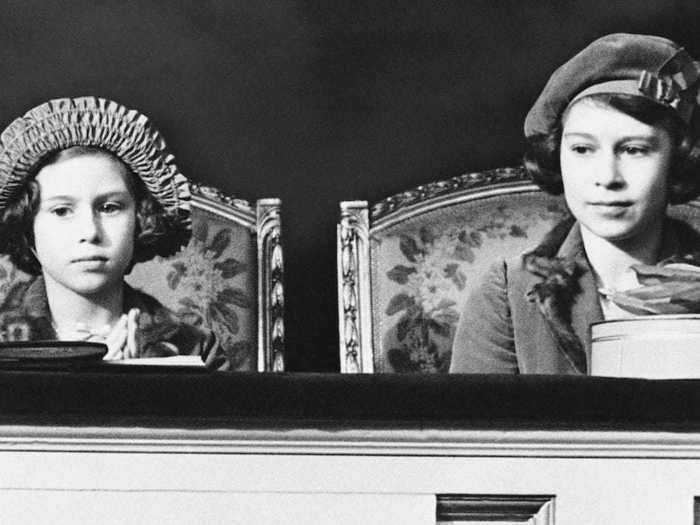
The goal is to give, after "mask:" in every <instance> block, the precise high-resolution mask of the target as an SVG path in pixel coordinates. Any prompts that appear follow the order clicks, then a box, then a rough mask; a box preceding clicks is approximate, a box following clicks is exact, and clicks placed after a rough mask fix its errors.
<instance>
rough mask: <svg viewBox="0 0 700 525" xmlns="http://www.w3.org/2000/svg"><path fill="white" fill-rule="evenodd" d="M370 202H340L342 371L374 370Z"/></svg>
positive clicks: (339, 248)
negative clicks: (370, 287)
mask: <svg viewBox="0 0 700 525" xmlns="http://www.w3.org/2000/svg"><path fill="white" fill-rule="evenodd" d="M368 234H369V219H368V209H367V202H365V201H348V202H341V203H340V224H339V225H338V275H339V280H338V322H339V333H340V339H341V340H340V371H341V372H343V373H359V372H373V370H374V365H373V360H372V351H371V350H372V348H371V345H372V341H371V335H370V334H371V329H370V323H371V317H370V314H371V307H370V293H369V247H368V244H367V240H368ZM360 306H362V308H361V307H360Z"/></svg>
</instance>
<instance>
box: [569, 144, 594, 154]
mask: <svg viewBox="0 0 700 525" xmlns="http://www.w3.org/2000/svg"><path fill="white" fill-rule="evenodd" d="M569 149H570V150H571V151H572V152H574V153H576V154H577V155H588V154H590V153H593V146H589V145H587V144H574V145H573V146H571V147H570V148H569Z"/></svg>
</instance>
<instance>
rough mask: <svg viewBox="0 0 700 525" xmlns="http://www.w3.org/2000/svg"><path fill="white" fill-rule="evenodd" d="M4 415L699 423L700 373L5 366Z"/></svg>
mask: <svg viewBox="0 0 700 525" xmlns="http://www.w3.org/2000/svg"><path fill="white" fill-rule="evenodd" d="M0 414H1V416H0V418H1V420H2V423H3V424H30V423H31V424H39V425H42V424H45V425H56V424H59V425H65V424H72V425H91V426H95V425H98V426H105V425H121V426H124V425H126V426H130V425H139V426H154V427H155V426H157V427H194V428H243V427H246V426H251V425H254V426H256V427H258V428H260V427H274V428H286V427H289V428H299V427H311V428H334V427H338V426H340V425H342V426H343V427H344V428H377V427H382V428H387V427H388V428H402V427H413V428H415V427H416V425H418V426H419V427H421V428H423V427H429V428H447V429H457V428H460V429H542V430H545V429H581V430H593V429H606V430H607V429H610V430H613V429H615V430H620V429H627V430H653V431H660V430H681V431H691V430H698V429H700V381H698V380H675V381H649V380H639V379H610V378H595V377H575V376H534V375H533V376H489V375H449V376H443V375H418V374H415V375H401V374H375V375H368V374H352V375H346V374H342V375H341V374H260V373H223V372H206V371H202V372H194V371H192V370H191V369H183V370H178V369H177V368H175V369H159V368H157V367H138V366H129V367H121V368H120V367H116V368H115V367H114V366H99V365H95V366H94V367H93V368H91V369H90V370H82V371H80V372H74V373H68V372H39V371H22V370H20V371H1V372H0Z"/></svg>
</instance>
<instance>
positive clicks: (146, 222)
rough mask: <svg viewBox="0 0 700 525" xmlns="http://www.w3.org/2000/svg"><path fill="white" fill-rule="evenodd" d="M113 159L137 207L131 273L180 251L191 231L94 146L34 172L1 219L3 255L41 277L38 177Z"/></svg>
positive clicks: (58, 155) (75, 149)
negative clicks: (87, 158) (68, 163)
mask: <svg viewBox="0 0 700 525" xmlns="http://www.w3.org/2000/svg"><path fill="white" fill-rule="evenodd" d="M95 153H98V154H101V155H106V156H109V157H111V158H113V159H115V160H117V161H118V162H119V163H120V164H122V165H123V166H124V167H125V168H126V170H127V173H128V177H127V185H128V186H129V189H130V190H131V192H132V194H133V196H134V201H135V204H136V235H135V239H134V258H133V260H132V261H131V265H130V266H129V268H128V270H127V271H130V270H131V268H132V267H133V265H134V264H135V263H137V262H142V261H148V260H150V259H152V258H153V257H155V256H156V255H163V256H168V255H172V254H173V253H175V251H177V250H178V249H179V248H180V246H182V245H183V244H185V243H186V242H187V240H188V238H189V231H187V230H185V229H183V228H182V227H178V226H177V223H176V221H175V220H174V219H173V217H171V216H170V215H168V214H166V213H165V212H164V210H163V206H161V204H160V203H159V202H158V201H157V200H156V199H155V197H153V195H152V194H151V193H150V192H149V191H148V188H146V185H145V184H144V182H143V181H142V180H141V178H140V177H137V176H136V175H134V173H133V172H132V170H131V169H130V168H129V167H128V166H127V165H126V164H125V163H124V162H122V160H121V159H119V157H117V156H116V155H114V154H113V153H111V152H109V151H107V150H104V149H101V148H97V147H93V146H72V147H70V148H66V149H63V150H58V151H54V152H52V153H50V154H49V155H47V156H46V157H44V158H43V159H42V160H41V162H39V163H37V165H36V166H35V168H34V169H33V170H32V175H31V177H29V178H28V179H27V181H26V182H25V184H24V186H23V187H22V189H21V190H20V191H19V192H18V193H17V195H16V196H15V197H14V198H13V200H12V201H11V202H10V203H9V204H8V205H7V206H6V207H5V210H4V211H3V213H2V216H1V217H0V253H5V254H7V255H8V256H9V257H10V260H11V261H12V263H13V264H14V265H15V266H16V267H17V268H19V269H20V270H22V271H24V272H26V273H29V274H31V275H39V274H41V264H40V263H39V261H38V260H37V258H36V256H35V255H34V251H33V250H34V217H35V216H36V213H37V211H38V209H39V204H40V201H41V196H40V193H39V184H38V183H37V181H36V175H37V174H38V173H39V171H41V169H42V168H43V167H45V166H48V165H50V164H53V163H55V162H58V161H60V160H67V159H70V158H74V157H78V156H80V155H86V154H95Z"/></svg>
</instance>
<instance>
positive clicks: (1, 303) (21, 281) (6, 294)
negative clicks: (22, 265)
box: [0, 255, 34, 341]
mask: <svg viewBox="0 0 700 525" xmlns="http://www.w3.org/2000/svg"><path fill="white" fill-rule="evenodd" d="M33 280H34V278H33V277H31V276H30V275H27V274H26V273H24V272H22V271H20V270H18V269H17V268H16V267H15V266H14V265H13V264H12V263H11V262H10V260H9V258H8V257H7V256H6V255H3V256H0V341H22V340H25V339H27V335H28V334H27V333H25V332H26V331H27V328H26V323H25V322H24V321H23V320H20V319H18V318H17V311H18V309H19V307H20V306H21V305H22V301H23V299H24V292H26V291H27V288H29V285H30V284H31V283H32V281H33Z"/></svg>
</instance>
